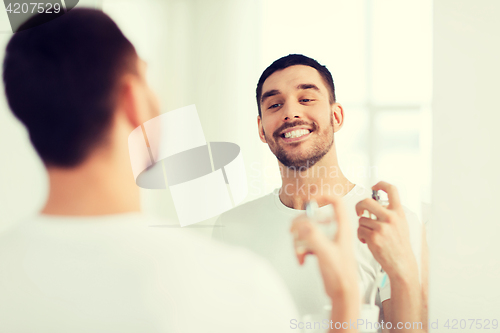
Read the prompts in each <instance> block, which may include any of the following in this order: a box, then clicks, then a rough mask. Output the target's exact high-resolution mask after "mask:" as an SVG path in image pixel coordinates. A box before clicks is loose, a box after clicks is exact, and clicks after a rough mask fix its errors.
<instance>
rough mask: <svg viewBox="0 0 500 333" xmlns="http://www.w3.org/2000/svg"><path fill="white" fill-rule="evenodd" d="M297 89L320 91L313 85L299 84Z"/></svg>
mask: <svg viewBox="0 0 500 333" xmlns="http://www.w3.org/2000/svg"><path fill="white" fill-rule="evenodd" d="M297 89H299V90H306V89H313V90H316V91H320V90H319V88H318V86H316V85H315V84H312V83H303V84H299V85H298V86H297Z"/></svg>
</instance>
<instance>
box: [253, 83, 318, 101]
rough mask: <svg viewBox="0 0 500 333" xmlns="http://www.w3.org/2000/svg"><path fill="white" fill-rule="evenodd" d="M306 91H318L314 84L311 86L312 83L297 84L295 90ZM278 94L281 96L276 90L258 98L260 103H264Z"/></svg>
mask: <svg viewBox="0 0 500 333" xmlns="http://www.w3.org/2000/svg"><path fill="white" fill-rule="evenodd" d="M306 89H313V90H316V91H320V90H319V88H318V86H316V85H315V84H312V83H302V84H299V85H298V86H297V90H306ZM279 94H281V91H279V90H277V89H273V90H269V91H266V92H265V93H263V94H262V97H261V98H260V102H261V103H264V101H265V100H266V99H267V98H269V97H271V96H275V95H279Z"/></svg>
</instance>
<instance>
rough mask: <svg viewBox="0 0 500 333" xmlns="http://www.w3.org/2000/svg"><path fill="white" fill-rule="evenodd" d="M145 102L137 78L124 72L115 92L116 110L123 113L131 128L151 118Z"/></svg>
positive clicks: (145, 99)
mask: <svg viewBox="0 0 500 333" xmlns="http://www.w3.org/2000/svg"><path fill="white" fill-rule="evenodd" d="M147 103H148V102H147V97H146V96H144V91H143V89H142V87H141V84H140V81H139V78H138V77H136V76H135V75H133V74H125V75H124V76H123V77H122V79H121V80H120V87H119V90H118V93H117V111H118V112H122V113H123V114H124V116H125V117H126V119H127V120H128V122H129V123H130V126H131V127H132V128H136V127H138V126H140V125H142V124H143V123H144V122H145V121H147V120H149V119H150V118H151V117H150V116H149V114H148V107H147Z"/></svg>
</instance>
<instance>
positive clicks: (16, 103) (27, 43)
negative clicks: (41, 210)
mask: <svg viewBox="0 0 500 333" xmlns="http://www.w3.org/2000/svg"><path fill="white" fill-rule="evenodd" d="M40 15H43V14H39V15H36V16H34V17H32V18H30V19H29V20H28V21H27V22H25V23H24V24H23V26H21V27H20V28H19V30H22V31H19V32H17V33H15V34H14V36H12V38H11V39H10V41H9V43H8V45H7V49H6V53H5V59H4V63H3V81H4V84H5V94H6V96H7V101H8V103H9V106H10V108H11V109H12V111H13V113H14V115H15V116H16V117H17V118H18V119H19V120H20V121H21V122H22V123H23V124H24V125H25V126H26V128H27V129H28V132H29V136H30V139H31V142H32V144H33V146H34V147H35V149H36V151H37V152H38V154H39V155H40V157H41V159H42V161H43V162H44V164H45V165H47V166H59V167H73V166H76V165H78V164H80V163H81V162H83V161H84V160H85V158H86V157H87V156H88V154H89V153H90V151H91V149H92V148H94V147H95V146H97V145H98V144H102V143H103V142H105V141H106V139H107V136H106V130H107V129H108V128H109V126H110V125H111V121H112V116H113V110H114V107H115V104H116V102H115V101H116V92H117V87H118V82H119V78H120V77H121V75H123V74H124V73H125V72H131V73H137V67H136V60H137V54H136V51H135V49H134V46H133V45H132V44H131V43H130V41H129V40H128V39H127V38H126V37H125V36H124V35H123V33H122V32H121V31H120V29H119V28H118V26H117V25H116V24H115V23H114V22H113V21H112V20H111V18H110V17H109V16H107V15H106V14H104V13H103V12H102V11H99V10H94V9H73V10H71V11H69V12H67V13H66V14H64V15H62V16H60V17H57V18H55V19H53V20H52V21H50V22H47V23H43V24H41V25H38V26H34V25H36V22H39V21H40ZM30 26H32V27H31V28H26V27H30ZM23 29H25V30H23Z"/></svg>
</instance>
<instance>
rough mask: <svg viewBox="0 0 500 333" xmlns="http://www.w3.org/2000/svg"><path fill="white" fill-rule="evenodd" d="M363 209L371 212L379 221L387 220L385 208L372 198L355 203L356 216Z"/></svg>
mask: <svg viewBox="0 0 500 333" xmlns="http://www.w3.org/2000/svg"><path fill="white" fill-rule="evenodd" d="M365 210H367V211H369V212H370V213H371V214H374V215H375V216H376V217H377V219H378V220H380V221H388V220H389V216H388V214H387V213H388V212H387V209H386V208H384V207H382V205H381V204H379V203H378V202H376V201H375V200H373V199H372V198H367V199H364V200H362V201H360V202H358V203H357V204H356V214H358V216H360V215H362V214H363V212H364V211H365Z"/></svg>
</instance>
